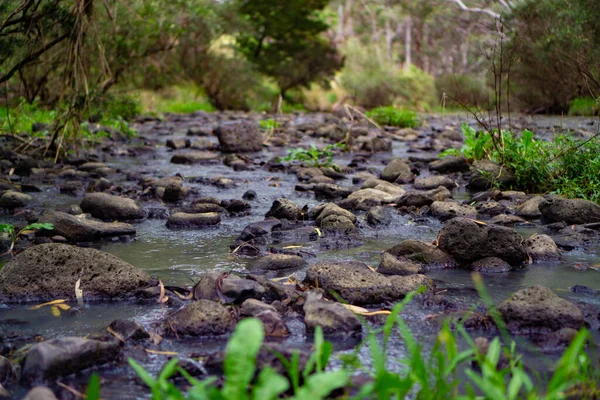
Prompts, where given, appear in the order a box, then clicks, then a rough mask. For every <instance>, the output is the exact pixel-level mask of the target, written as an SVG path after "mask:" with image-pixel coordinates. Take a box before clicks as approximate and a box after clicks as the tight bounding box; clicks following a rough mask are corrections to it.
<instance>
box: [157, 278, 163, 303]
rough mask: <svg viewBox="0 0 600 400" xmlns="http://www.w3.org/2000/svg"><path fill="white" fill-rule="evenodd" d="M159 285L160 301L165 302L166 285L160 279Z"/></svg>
mask: <svg viewBox="0 0 600 400" xmlns="http://www.w3.org/2000/svg"><path fill="white" fill-rule="evenodd" d="M158 286H160V295H159V296H158V302H159V303H161V304H162V303H164V302H165V300H164V298H165V285H163V283H162V281H158Z"/></svg>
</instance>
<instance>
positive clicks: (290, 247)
mask: <svg viewBox="0 0 600 400" xmlns="http://www.w3.org/2000/svg"><path fill="white" fill-rule="evenodd" d="M301 247H302V246H285V247H282V249H299V248H301Z"/></svg>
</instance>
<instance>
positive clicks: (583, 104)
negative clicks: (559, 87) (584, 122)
mask: <svg viewBox="0 0 600 400" xmlns="http://www.w3.org/2000/svg"><path fill="white" fill-rule="evenodd" d="M569 115H573V116H584V117H592V116H594V115H600V98H598V99H594V98H593V97H577V98H575V99H573V100H571V101H570V102H569Z"/></svg>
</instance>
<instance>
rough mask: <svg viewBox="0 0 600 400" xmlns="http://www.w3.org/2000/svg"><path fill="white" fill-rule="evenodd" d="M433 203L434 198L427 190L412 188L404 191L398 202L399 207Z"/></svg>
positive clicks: (421, 205)
mask: <svg viewBox="0 0 600 400" xmlns="http://www.w3.org/2000/svg"><path fill="white" fill-rule="evenodd" d="M431 203H433V199H432V198H431V196H429V195H428V194H427V193H425V192H418V191H416V190H411V191H408V192H406V193H404V194H403V195H402V196H400V198H399V199H398V201H397V202H396V206H397V207H423V206H429V205H431Z"/></svg>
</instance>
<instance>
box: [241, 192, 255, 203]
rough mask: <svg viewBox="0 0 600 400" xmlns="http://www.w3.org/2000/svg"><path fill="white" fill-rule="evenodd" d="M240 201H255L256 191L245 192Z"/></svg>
mask: <svg viewBox="0 0 600 400" xmlns="http://www.w3.org/2000/svg"><path fill="white" fill-rule="evenodd" d="M242 199H244V200H248V201H252V200H255V199H256V191H254V190H246V192H244V194H243V195H242Z"/></svg>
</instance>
